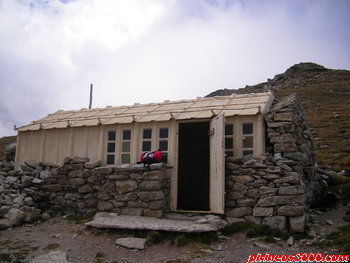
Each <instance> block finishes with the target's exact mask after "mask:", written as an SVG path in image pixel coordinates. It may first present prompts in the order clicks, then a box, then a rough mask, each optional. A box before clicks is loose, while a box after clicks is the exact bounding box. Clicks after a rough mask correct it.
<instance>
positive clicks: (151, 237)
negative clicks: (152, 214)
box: [146, 231, 163, 245]
mask: <svg viewBox="0 0 350 263" xmlns="http://www.w3.org/2000/svg"><path fill="white" fill-rule="evenodd" d="M162 239H163V237H162V235H161V234H160V233H159V232H158V231H150V232H148V233H147V237H146V243H147V245H152V244H158V243H160V242H161V241H162Z"/></svg>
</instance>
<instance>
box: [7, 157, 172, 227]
mask: <svg viewBox="0 0 350 263" xmlns="http://www.w3.org/2000/svg"><path fill="white" fill-rule="evenodd" d="M3 163H4V164H5V165H1V170H0V180H1V187H0V204H1V209H0V218H3V219H0V228H1V229H5V228H8V227H11V226H14V225H18V224H20V223H22V222H31V221H33V220H35V219H40V218H41V217H42V214H41V213H43V212H45V214H46V216H49V215H47V214H51V215H54V214H56V213H58V212H61V213H69V214H78V215H79V214H80V215H81V214H88V213H96V212H115V213H119V214H124V215H138V216H141V215H142V216H150V217H162V215H163V213H164V212H166V211H168V209H169V202H168V200H169V182H168V178H167V177H166V171H165V167H164V165H163V164H154V165H151V171H147V169H145V168H144V167H143V166H142V165H122V166H117V167H100V164H101V163H100V162H99V161H89V159H88V158H78V157H75V158H73V159H71V158H66V160H65V162H64V165H63V166H60V167H58V166H55V165H52V164H45V163H39V164H38V163H36V162H34V161H27V162H26V163H25V164H24V165H21V170H22V171H14V170H13V163H8V162H3ZM44 216H45V215H44Z"/></svg>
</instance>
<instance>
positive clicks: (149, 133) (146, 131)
mask: <svg viewBox="0 0 350 263" xmlns="http://www.w3.org/2000/svg"><path fill="white" fill-rule="evenodd" d="M143 138H144V139H151V138H152V129H144V130H143Z"/></svg>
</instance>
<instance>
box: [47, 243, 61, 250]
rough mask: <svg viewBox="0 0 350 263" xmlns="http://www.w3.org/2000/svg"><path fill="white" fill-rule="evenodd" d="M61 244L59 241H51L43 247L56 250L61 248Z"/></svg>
mask: <svg viewBox="0 0 350 263" xmlns="http://www.w3.org/2000/svg"><path fill="white" fill-rule="evenodd" d="M60 246H61V245H60V244H58V243H50V244H48V245H46V246H45V247H44V248H43V249H44V250H54V249H56V248H59V247H60Z"/></svg>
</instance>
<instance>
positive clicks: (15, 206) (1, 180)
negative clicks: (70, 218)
mask: <svg viewBox="0 0 350 263" xmlns="http://www.w3.org/2000/svg"><path fill="white" fill-rule="evenodd" d="M27 186H28V185H27V183H26V177H25V176H22V174H21V173H20V171H14V163H13V161H10V162H8V161H0V218H2V219H0V229H6V228H9V227H12V226H16V225H19V224H21V223H22V222H32V221H34V220H37V219H40V218H41V210H40V209H37V208H36V207H35V203H34V201H33V198H32V197H31V196H30V193H31V192H32V191H31V190H25V191H24V189H25V187H27Z"/></svg>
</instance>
